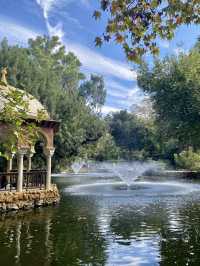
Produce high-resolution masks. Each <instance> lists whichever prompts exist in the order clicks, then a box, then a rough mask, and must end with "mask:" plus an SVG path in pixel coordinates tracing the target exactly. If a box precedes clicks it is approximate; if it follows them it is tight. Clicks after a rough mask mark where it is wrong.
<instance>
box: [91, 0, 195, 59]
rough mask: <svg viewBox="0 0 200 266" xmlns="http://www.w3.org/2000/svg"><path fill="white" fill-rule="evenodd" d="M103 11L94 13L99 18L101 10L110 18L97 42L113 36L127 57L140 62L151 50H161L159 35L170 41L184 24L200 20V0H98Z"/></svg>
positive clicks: (155, 51) (99, 44) (156, 52)
mask: <svg viewBox="0 0 200 266" xmlns="http://www.w3.org/2000/svg"><path fill="white" fill-rule="evenodd" d="M99 2H100V5H101V7H100V10H96V11H95V12H94V17H95V18H96V19H99V18H100V17H101V11H103V12H107V13H108V16H109V19H108V22H107V26H106V29H105V33H104V34H103V36H100V37H97V38H96V40H95V41H96V45H98V46H101V45H102V43H103V42H108V41H110V40H111V39H114V40H115V42H116V43H118V44H120V45H121V46H122V47H123V50H124V52H125V54H126V56H127V58H128V60H131V61H135V62H140V60H141V57H142V56H143V55H144V54H145V53H147V52H151V53H152V54H153V55H157V54H158V53H159V47H158V44H157V43H158V38H161V39H165V40H171V39H172V38H173V37H174V33H175V30H176V29H177V28H178V27H180V26H181V25H183V24H186V25H188V24H191V23H194V24H199V23H200V3H199V0H188V1H182V0H167V1H162V0H125V1H122V0H99Z"/></svg>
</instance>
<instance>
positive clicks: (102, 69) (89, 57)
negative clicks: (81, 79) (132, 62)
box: [65, 41, 137, 81]
mask: <svg viewBox="0 0 200 266" xmlns="http://www.w3.org/2000/svg"><path fill="white" fill-rule="evenodd" d="M65 44H66V48H67V49H68V50H69V51H72V52H74V53H75V54H76V55H77V56H78V58H79V59H80V61H81V62H82V64H83V65H84V67H85V68H87V69H89V70H91V71H93V72H96V73H99V74H102V75H108V76H114V77H116V78H119V79H123V80H129V81H133V80H136V78H137V73H136V72H135V71H131V70H130V67H129V65H126V64H124V63H122V62H120V61H117V60H113V59H110V58H108V57H105V56H103V55H101V54H99V53H97V52H94V51H92V50H91V49H89V48H87V47H85V46H83V45H80V44H77V43H72V42H70V41H68V42H66V43H65Z"/></svg>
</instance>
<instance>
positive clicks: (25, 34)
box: [0, 17, 40, 43]
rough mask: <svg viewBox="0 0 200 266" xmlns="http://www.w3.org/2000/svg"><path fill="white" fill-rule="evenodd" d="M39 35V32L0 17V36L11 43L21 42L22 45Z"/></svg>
mask: <svg viewBox="0 0 200 266" xmlns="http://www.w3.org/2000/svg"><path fill="white" fill-rule="evenodd" d="M39 34H40V33H39V32H36V31H33V30H31V29H28V28H26V27H24V26H22V25H19V24H16V23H15V22H12V21H8V20H7V19H6V18H5V17H3V18H2V17H0V36H1V37H7V38H8V39H9V40H10V41H11V42H12V41H14V42H17V43H19V41H21V42H22V43H26V42H27V40H28V39H30V38H35V37H36V36H37V35H39Z"/></svg>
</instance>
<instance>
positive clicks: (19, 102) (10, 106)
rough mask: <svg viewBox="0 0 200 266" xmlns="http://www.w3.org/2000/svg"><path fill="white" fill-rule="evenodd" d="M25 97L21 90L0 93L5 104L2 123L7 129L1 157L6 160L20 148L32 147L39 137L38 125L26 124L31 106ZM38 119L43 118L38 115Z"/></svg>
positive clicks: (0, 114)
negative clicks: (24, 146)
mask: <svg viewBox="0 0 200 266" xmlns="http://www.w3.org/2000/svg"><path fill="white" fill-rule="evenodd" d="M3 85H6V84H3ZM25 96H26V93H25V92H23V91H19V90H10V91H7V90H6V92H5V91H4V90H1V92H0V97H1V101H2V103H3V105H2V110H1V112H0V121H1V123H2V125H4V126H5V127H6V128H7V130H6V134H4V135H3V136H2V139H3V142H2V147H1V155H2V156H5V157H6V158H8V157H9V156H10V155H11V153H13V152H14V153H15V152H16V151H17V147H18V146H23V145H26V147H27V146H29V147H31V145H32V144H33V143H34V142H35V141H36V139H37V137H38V129H37V126H36V124H34V123H32V122H30V123H26V120H27V119H28V115H27V114H28V111H29V106H28V102H27V101H26V100H25ZM36 119H37V120H38V121H39V120H40V119H42V116H40V117H39V115H38V117H37V118H36Z"/></svg>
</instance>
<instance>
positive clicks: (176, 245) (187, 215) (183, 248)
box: [110, 203, 200, 266]
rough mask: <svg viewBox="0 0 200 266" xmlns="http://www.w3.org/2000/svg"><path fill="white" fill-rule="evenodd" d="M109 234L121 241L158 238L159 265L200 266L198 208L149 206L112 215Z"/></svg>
mask: <svg viewBox="0 0 200 266" xmlns="http://www.w3.org/2000/svg"><path fill="white" fill-rule="evenodd" d="M110 227H111V230H112V232H113V233H114V234H115V235H116V236H118V237H119V239H120V238H122V239H124V240H127V239H128V240H130V241H131V239H138V240H141V241H142V240H143V237H151V236H153V235H155V234H157V235H159V236H160V256H161V261H160V265H162V266H165V265H180V266H182V265H200V206H199V204H192V205H191V203H188V204H183V205H182V206H176V204H174V205H173V206H167V205H166V206H165V205H163V206H161V205H158V206H156V205H149V206H146V207H144V208H141V209H140V210H138V207H136V208H131V207H130V208H124V209H120V210H118V211H117V212H115V213H114V214H113V217H112V220H111V223H110Z"/></svg>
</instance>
